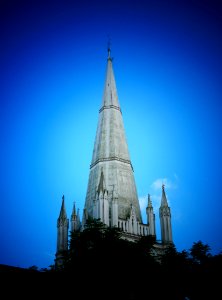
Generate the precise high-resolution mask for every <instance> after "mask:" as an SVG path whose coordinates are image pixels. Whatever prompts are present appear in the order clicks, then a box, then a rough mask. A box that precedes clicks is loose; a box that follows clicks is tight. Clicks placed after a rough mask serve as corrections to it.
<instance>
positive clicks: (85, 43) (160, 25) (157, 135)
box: [0, 0, 222, 267]
mask: <svg viewBox="0 0 222 300" xmlns="http://www.w3.org/2000/svg"><path fill="white" fill-rule="evenodd" d="M219 2H220V1H218V2H216V1H210V0H209V1H206V0H202V1H189V0H186V1H154V0H153V1H148V0H147V1H145V0H144V1H141V0H136V1H123V0H118V1H100V2H99V1H84V0H83V1H64V0H63V1H51V2H50V1H46V0H45V1H22V0H21V1H10V0H7V1H1V4H0V22H1V24H0V26H1V33H0V34H1V36H0V37H1V40H0V49H1V52H0V63H1V65H0V76H1V77H0V82H1V87H0V101H1V107H0V124H1V148H0V160H1V173H0V192H1V194H0V195H1V196H0V197H1V200H0V205H1V207H0V221H1V225H0V240H1V246H0V263H4V264H10V265H15V266H21V267H29V266H32V265H37V266H38V267H48V266H49V265H50V264H52V263H53V260H54V254H55V251H56V235H57V229H56V222H57V217H58V214H59V211H60V206H61V198H62V195H63V194H64V195H65V201H66V202H65V203H66V209H67V213H68V216H69V217H70V214H71V210H72V205H73V201H76V205H77V207H79V208H80V212H81V214H82V209H83V206H84V202H85V195H86V189H87V182H88V175H89V166H90V162H91V157H92V151H93V144H94V138H95V134H96V127H97V121H98V111H99V108H100V105H101V101H102V94H103V86H104V79H105V70H106V58H107V49H106V48H107V40H108V35H109V36H110V37H111V42H112V46H111V48H112V56H113V57H114V61H113V66H114V72H115V78H116V84H117V89H118V95H119V101H120V105H121V108H122V112H123V119H124V125H125V130H126V136H127V141H128V145H129V152H130V155H131V160H132V164H133V167H134V174H135V180H136V184H137V191H138V196H139V198H140V202H141V208H142V215H143V220H144V222H145V221H146V216H145V211H144V208H145V206H146V201H147V200H146V197H147V194H148V193H150V194H151V197H152V199H153V204H154V208H155V213H156V223H157V238H158V239H160V233H159V213H158V207H159V204H160V194H161V189H160V185H161V183H162V182H165V184H166V193H167V196H168V200H169V204H170V207H171V212H172V228H173V239H174V242H175V245H176V247H177V249H178V250H179V251H181V250H183V249H186V250H188V249H189V248H190V247H191V246H192V244H193V242H196V241H198V240H202V241H203V242H204V243H208V244H209V245H210V246H211V248H212V252H213V253H218V252H219V251H221V250H222V235H221V229H222V218H221V210H222V199H221V169H222V158H221V152H222V142H221V128H222V103H221V101H222V100H221V94H222V91H221V90H222V88H221V87H222V75H221V70H222V39H221V36H222V13H221V8H220V5H219Z"/></svg>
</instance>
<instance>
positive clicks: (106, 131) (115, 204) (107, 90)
mask: <svg viewBox="0 0 222 300" xmlns="http://www.w3.org/2000/svg"><path fill="white" fill-rule="evenodd" d="M101 178H102V179H101ZM101 180H102V181H103V184H104V187H105V188H106V191H107V192H108V193H107V194H104V193H103V194H102V190H101ZM98 191H99V193H100V194H98ZM104 195H105V197H106V198H104ZM98 201H99V202H98ZM107 203H108V214H106V219H105V223H106V224H107V223H108V225H113V224H116V225H117V222H118V220H120V222H125V220H127V219H129V218H130V215H131V211H132V207H133V210H134V211H135V217H136V222H138V224H139V223H142V218H141V212H140V207H139V201H138V196H137V190H136V184H135V180H134V174H133V167H132V163H131V160H130V155H129V151H128V146H127V141H126V136H125V131H124V125H123V118H122V111H121V108H120V105H119V101H118V96H117V89H116V83H115V78H114V73H113V65H112V58H111V56H110V48H108V58H107V70H106V79H105V86H104V94H103V100H102V105H101V107H100V110H99V121H98V126H97V132H96V138H95V143H94V150H93V155H92V161H91V165H90V173H89V180H88V188H87V194H86V199H85V215H87V216H91V217H94V218H95V217H96V216H98V209H97V208H96V209H95V207H100V211H104V206H106V207H107ZM105 213H107V212H105ZM100 215H101V214H100ZM107 218H108V220H107ZM124 226H126V223H124Z"/></svg>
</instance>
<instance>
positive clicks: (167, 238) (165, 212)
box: [159, 184, 173, 244]
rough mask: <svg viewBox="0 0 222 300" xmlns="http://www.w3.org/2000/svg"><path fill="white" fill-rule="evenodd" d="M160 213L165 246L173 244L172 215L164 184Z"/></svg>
mask: <svg viewBox="0 0 222 300" xmlns="http://www.w3.org/2000/svg"><path fill="white" fill-rule="evenodd" d="M159 213H160V228H161V240H162V243H163V244H167V243H172V242H173V239H172V227H171V213H170V207H169V206H168V202H167V198H166V193H165V188H164V184H163V185H162V198H161V205H160V209H159Z"/></svg>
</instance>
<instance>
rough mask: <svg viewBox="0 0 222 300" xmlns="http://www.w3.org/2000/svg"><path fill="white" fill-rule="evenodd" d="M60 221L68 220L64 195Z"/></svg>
mask: <svg viewBox="0 0 222 300" xmlns="http://www.w3.org/2000/svg"><path fill="white" fill-rule="evenodd" d="M59 219H60V220H66V219H67V215H66V209H65V197H64V195H63V196H62V206H61V209H60V214H59Z"/></svg>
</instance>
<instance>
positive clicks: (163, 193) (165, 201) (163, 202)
mask: <svg viewBox="0 0 222 300" xmlns="http://www.w3.org/2000/svg"><path fill="white" fill-rule="evenodd" d="M161 206H166V207H167V206H168V202H167V198H166V193H165V185H164V184H162V198H161Z"/></svg>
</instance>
